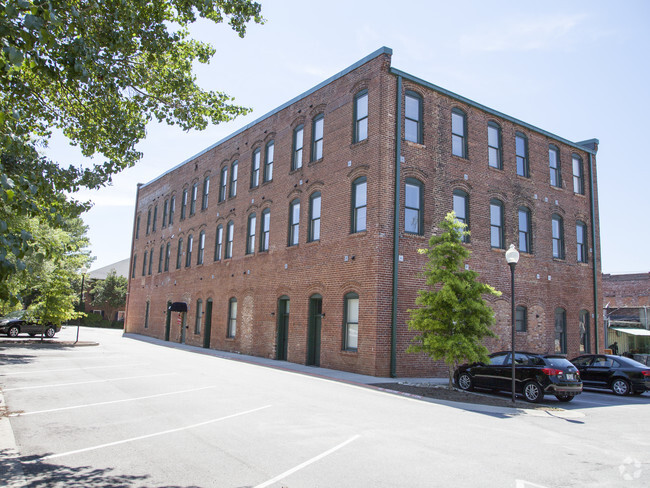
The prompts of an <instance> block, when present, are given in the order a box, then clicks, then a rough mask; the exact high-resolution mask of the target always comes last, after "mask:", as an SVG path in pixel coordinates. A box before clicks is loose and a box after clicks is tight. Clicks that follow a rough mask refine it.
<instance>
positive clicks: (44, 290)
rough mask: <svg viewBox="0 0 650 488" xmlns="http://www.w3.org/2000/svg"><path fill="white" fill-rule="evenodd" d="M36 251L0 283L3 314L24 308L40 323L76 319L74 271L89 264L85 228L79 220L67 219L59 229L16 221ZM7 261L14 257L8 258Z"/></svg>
mask: <svg viewBox="0 0 650 488" xmlns="http://www.w3.org/2000/svg"><path fill="white" fill-rule="evenodd" d="M17 220H18V222H16V223H18V224H19V225H20V226H21V227H22V228H24V229H25V231H26V232H29V233H30V235H31V236H32V237H31V240H32V242H33V245H34V247H35V248H37V249H39V251H38V252H36V253H32V254H31V255H29V256H28V257H26V258H25V267H24V268H23V269H22V270H20V271H17V272H16V273H13V274H11V275H10V276H8V278H7V279H6V280H4V281H2V282H0V308H1V309H2V312H3V313H6V312H8V311H9V310H12V309H15V308H27V309H28V310H29V311H30V312H31V314H32V316H34V317H35V318H36V319H37V320H39V321H40V322H41V323H52V324H57V325H59V324H62V323H64V322H66V321H68V320H71V319H74V318H77V317H79V316H80V315H81V314H79V313H78V312H76V310H75V305H76V304H77V303H78V301H79V285H80V283H79V274H78V272H77V270H78V269H79V268H81V267H83V266H87V265H88V264H90V262H91V258H90V257H89V254H90V253H89V251H87V250H86V248H87V246H88V238H87V237H86V230H87V227H86V226H85V225H84V224H83V221H82V220H81V219H80V218H78V217H77V218H74V219H68V220H65V221H63V222H62V223H61V226H60V227H58V228H52V227H50V226H49V225H48V224H47V223H45V222H42V221H39V220H38V219H36V218H31V219H27V218H19V219H17ZM7 259H8V260H9V261H15V260H16V257H15V256H13V255H11V254H9V255H7Z"/></svg>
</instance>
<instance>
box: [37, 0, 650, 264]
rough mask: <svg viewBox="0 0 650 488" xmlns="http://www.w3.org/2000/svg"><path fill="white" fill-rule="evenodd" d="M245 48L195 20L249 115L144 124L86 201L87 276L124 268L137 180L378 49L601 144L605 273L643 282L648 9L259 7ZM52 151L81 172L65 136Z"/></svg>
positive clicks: (217, 83)
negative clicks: (128, 163)
mask: <svg viewBox="0 0 650 488" xmlns="http://www.w3.org/2000/svg"><path fill="white" fill-rule="evenodd" d="M262 12H263V15H264V17H265V18H266V19H267V22H266V24H264V25H261V26H258V25H251V26H250V27H249V30H248V34H247V36H246V37H245V38H244V39H240V38H239V37H237V36H236V34H235V33H234V32H233V31H231V30H230V29H229V28H228V27H227V26H225V25H220V26H214V25H213V24H208V23H201V24H199V25H196V26H195V27H194V28H193V30H192V33H193V36H194V37H196V38H198V39H200V40H203V41H208V42H210V43H211V44H213V45H214V46H215V48H216V50H217V54H216V55H215V57H214V59H213V61H212V62H211V64H210V65H208V66H198V67H197V70H196V73H197V78H198V81H199V83H200V84H201V85H202V86H203V87H204V88H209V89H213V90H220V91H224V92H226V93H228V94H230V95H232V96H234V97H236V101H237V103H239V104H241V105H244V106H248V107H252V108H253V110H254V111H253V114H252V115H249V116H247V117H242V118H239V119H236V120H235V121H233V122H231V123H228V124H221V125H219V126H213V127H210V128H208V129H207V130H206V131H203V132H189V133H184V132H182V131H181V130H180V129H178V128H174V127H166V126H161V125H156V124H152V125H151V126H150V127H149V129H148V135H147V139H146V140H145V141H144V142H142V143H141V144H140V145H139V149H140V150H141V151H142V152H143V153H144V158H143V160H142V161H141V162H140V163H139V164H138V165H136V166H135V167H134V168H130V169H128V170H126V171H124V172H123V173H121V174H120V175H118V176H116V177H115V178H114V182H113V185H112V186H111V187H108V188H104V189H102V190H100V191H97V192H92V193H83V194H78V195H77V197H78V198H90V199H91V200H92V201H93V202H95V206H94V208H93V209H92V210H91V211H90V212H89V213H88V214H86V215H85V216H84V220H85V222H86V223H87V224H88V225H89V227H90V229H89V236H90V239H91V242H92V251H93V255H94V256H96V258H97V259H96V261H95V263H94V264H93V266H92V268H93V269H96V268H99V267H102V266H105V265H108V264H111V263H113V262H115V261H119V260H121V259H126V258H128V257H129V252H130V248H131V242H130V241H131V233H132V226H133V209H134V204H135V190H136V184H137V183H146V182H148V181H150V180H151V179H153V178H154V177H155V176H157V175H159V174H160V173H162V172H164V171H167V170H168V169H170V168H172V167H174V166H176V165H178V164H179V163H181V162H183V161H184V160H186V159H188V158H190V157H191V156H193V155H194V154H196V153H198V152H200V151H201V150H203V149H205V148H206V147H208V146H210V145H212V144H213V143H215V142H216V141H218V140H220V139H222V138H223V137H225V136H227V135H229V134H230V133H232V132H234V131H236V130H237V129H239V128H240V127H242V126H243V125H245V124H247V123H250V122H251V121H253V120H255V119H256V118H258V117H259V116H261V115H263V114H265V113H266V112H268V111H270V110H273V109H274V108H276V107H277V106H279V105H281V104H283V103H284V102H286V101H288V100H290V99H292V98H293V97H295V96H296V95H298V94H300V93H302V92H304V91H306V90H308V89H309V88H311V87H313V86H314V85H317V84H318V83H320V82H321V81H323V80H325V79H326V78H328V77H329V76H331V75H333V74H335V73H337V72H339V71H341V70H343V69H344V68H346V67H348V66H349V65H351V64H353V63H354V62H356V61H358V60H359V59H361V58H363V57H364V56H366V55H368V54H370V53H371V52H373V51H375V50H376V49H378V48H380V47H382V46H388V47H390V48H392V49H393V60H392V65H393V66H394V67H396V68H398V69H400V70H403V71H406V72H407V73H409V74H412V75H414V76H417V77H419V78H422V79H424V80H427V81H429V82H431V83H434V84H436V85H439V86H442V87H444V88H446V89H448V90H450V91H453V92H455V93H458V94H460V95H462V96H465V97H468V98H470V99H472V100H474V101H476V102H479V103H481V104H483V105H487V106H488V107H491V108H493V109H495V110H498V111H501V112H504V113H506V114H508V115H511V116H513V117H516V118H518V119H521V120H523V121H526V122H528V123H530V124H532V125H535V126H537V127H540V128H542V129H544V130H547V131H549V132H551V133H554V134H557V135H559V136H561V137H563V138H566V139H569V140H572V141H582V140H585V139H591V138H597V139H599V140H600V148H599V151H598V155H597V164H598V166H597V171H598V190H599V205H600V231H601V253H602V270H603V272H605V273H627V272H648V271H650V252H648V248H649V247H650V246H649V244H648V243H649V242H650V221H649V219H648V213H649V211H650V199H649V194H650V185H649V183H648V182H650V158H649V157H648V156H647V155H646V153H645V150H644V146H642V145H641V146H638V145H637V144H636V143H637V142H642V141H644V140H646V139H647V134H648V132H649V131H650V127H649V125H650V124H649V123H648V120H650V119H649V118H648V116H649V115H650V90H649V89H648V86H649V85H648V80H649V79H650V63H649V60H650V2H647V1H643V0H639V1H621V2H612V1H597V0H596V1H595V0H590V1H571V2H567V1H556V0H546V1H544V2H521V1H499V0H495V1H492V2H485V1H473V0H472V1H469V0H468V1H462V0H456V1H455V2H448V1H445V2H442V1H433V0H422V1H418V0H402V1H401V2H397V3H396V2H388V1H384V0H367V1H366V0H356V1H349V0H348V1H340V0H328V1H327V2H306V1H304V0H303V1H297V0H270V1H262ZM50 153H51V155H52V156H53V157H55V158H57V159H58V160H60V161H64V162H65V163H75V162H81V158H80V157H79V156H78V153H76V152H75V151H74V150H73V149H72V148H69V147H68V145H67V143H66V141H65V140H64V139H63V138H58V139H56V140H55V141H53V143H52V145H51V148H50Z"/></svg>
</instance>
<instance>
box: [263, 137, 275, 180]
mask: <svg viewBox="0 0 650 488" xmlns="http://www.w3.org/2000/svg"><path fill="white" fill-rule="evenodd" d="M274 153H275V142H274V141H270V142H267V143H266V151H265V154H264V182H267V181H271V180H272V179H273V157H274Z"/></svg>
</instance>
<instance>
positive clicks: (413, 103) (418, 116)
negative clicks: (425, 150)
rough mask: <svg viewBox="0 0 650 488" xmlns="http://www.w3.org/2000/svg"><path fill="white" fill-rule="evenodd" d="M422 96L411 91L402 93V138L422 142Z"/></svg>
mask: <svg viewBox="0 0 650 488" xmlns="http://www.w3.org/2000/svg"><path fill="white" fill-rule="evenodd" d="M422 117H423V109H422V97H421V96H420V95H418V94H417V93H415V92H413V91H407V92H406V93H405V95H404V139H406V140H407V141H411V142H416V143H418V144H423V139H424V137H423V130H422Z"/></svg>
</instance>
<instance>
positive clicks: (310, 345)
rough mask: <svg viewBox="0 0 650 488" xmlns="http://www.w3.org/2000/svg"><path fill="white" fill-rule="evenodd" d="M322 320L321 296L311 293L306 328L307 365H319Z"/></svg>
mask: <svg viewBox="0 0 650 488" xmlns="http://www.w3.org/2000/svg"><path fill="white" fill-rule="evenodd" d="M322 320H323V297H321V296H320V295H312V296H311V298H310V299H309V325H308V328H307V366H320V335H321V322H322Z"/></svg>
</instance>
